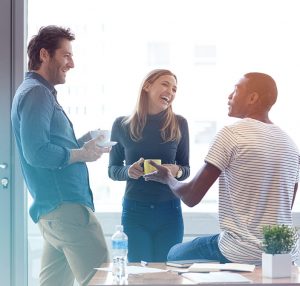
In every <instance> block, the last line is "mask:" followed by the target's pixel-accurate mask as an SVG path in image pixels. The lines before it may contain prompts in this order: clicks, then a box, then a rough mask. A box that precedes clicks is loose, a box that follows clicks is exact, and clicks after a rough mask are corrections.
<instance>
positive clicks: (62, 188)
mask: <svg viewBox="0 0 300 286" xmlns="http://www.w3.org/2000/svg"><path fill="white" fill-rule="evenodd" d="M11 119H12V126H13V131H14V134H15V138H16V143H17V147H18V150H19V155H20V161H21V167H22V171H23V175H24V179H25V182H26V185H27V187H28V190H29V192H30V194H31V196H32V198H33V204H32V206H31V207H30V211H29V212H30V215H31V217H32V219H33V221H34V222H37V221H38V220H39V218H40V216H41V215H43V214H46V213H48V212H50V211H52V210H54V209H55V208H57V206H59V205H60V204H62V203H63V202H73V203H79V204H83V205H86V206H88V207H90V208H91V209H93V210H94V205H93V196H92V192H91V189H90V186H89V179H88V169H87V166H86V164H85V163H79V162H78V163H73V164H68V161H69V158H70V149H77V148H80V145H79V143H78V141H77V140H76V137H75V134H74V130H73V126H72V123H71V121H70V120H69V119H68V117H67V115H66V114H65V112H64V110H63V108H62V107H61V106H60V105H59V104H58V102H57V99H56V90H55V88H54V86H52V85H51V84H49V83H48V82H47V81H46V80H45V79H44V78H43V77H41V76H40V75H39V74H37V73H35V72H28V73H26V76H25V79H24V81H23V83H22V84H21V85H20V87H19V88H18V90H17V92H16V95H15V97H14V99H13V103H12V112H11Z"/></svg>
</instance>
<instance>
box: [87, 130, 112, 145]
mask: <svg viewBox="0 0 300 286" xmlns="http://www.w3.org/2000/svg"><path fill="white" fill-rule="evenodd" d="M90 135H91V138H92V139H95V138H97V137H99V136H101V137H100V138H99V139H98V140H97V144H98V145H99V146H106V145H107V143H108V142H109V141H110V130H105V129H96V130H92V131H90Z"/></svg>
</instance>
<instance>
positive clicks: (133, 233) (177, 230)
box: [122, 199, 183, 262]
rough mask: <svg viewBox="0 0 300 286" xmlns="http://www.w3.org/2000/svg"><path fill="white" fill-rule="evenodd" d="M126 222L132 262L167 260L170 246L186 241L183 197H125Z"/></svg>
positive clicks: (129, 259) (123, 216) (124, 217)
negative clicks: (158, 199) (156, 199)
mask: <svg viewBox="0 0 300 286" xmlns="http://www.w3.org/2000/svg"><path fill="white" fill-rule="evenodd" d="M122 224H123V226H124V232H125V233H126V234H127V236H128V261H129V262H140V261H141V260H144V261H147V262H164V261H166V260H167V254H168V252H169V250H170V248H171V247H172V246H173V245H175V244H177V243H180V242H182V238H183V218H182V211H181V206H180V200H177V199H176V200H172V201H167V202H162V203H156V204H153V203H147V202H138V201H132V200H128V199H124V201H123V212H122Z"/></svg>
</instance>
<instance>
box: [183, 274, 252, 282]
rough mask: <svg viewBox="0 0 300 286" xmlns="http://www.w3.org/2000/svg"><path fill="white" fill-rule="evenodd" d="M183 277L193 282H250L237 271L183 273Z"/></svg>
mask: <svg viewBox="0 0 300 286" xmlns="http://www.w3.org/2000/svg"><path fill="white" fill-rule="evenodd" d="M181 275H182V276H183V277H185V278H187V279H189V280H190V281H193V282H194V283H197V284H200V283H251V282H252V281H251V280H249V279H248V278H246V277H244V276H243V275H241V274H238V273H231V272H226V271H222V272H211V273H188V272H186V273H184V274H181Z"/></svg>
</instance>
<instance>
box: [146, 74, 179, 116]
mask: <svg viewBox="0 0 300 286" xmlns="http://www.w3.org/2000/svg"><path fill="white" fill-rule="evenodd" d="M144 90H145V91H146V92H147V98H148V114H158V113H160V112H162V111H164V110H166V109H167V108H168V107H169V106H170V105H171V104H172V102H173V100H174V98H175V95H176V91H177V81H176V79H175V77H174V76H172V75H162V76H160V77H159V78H158V79H156V80H155V81H154V82H153V83H146V85H145V87H144Z"/></svg>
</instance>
